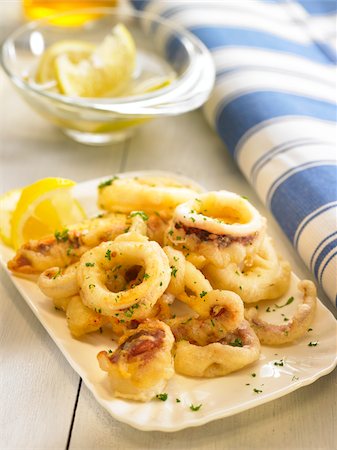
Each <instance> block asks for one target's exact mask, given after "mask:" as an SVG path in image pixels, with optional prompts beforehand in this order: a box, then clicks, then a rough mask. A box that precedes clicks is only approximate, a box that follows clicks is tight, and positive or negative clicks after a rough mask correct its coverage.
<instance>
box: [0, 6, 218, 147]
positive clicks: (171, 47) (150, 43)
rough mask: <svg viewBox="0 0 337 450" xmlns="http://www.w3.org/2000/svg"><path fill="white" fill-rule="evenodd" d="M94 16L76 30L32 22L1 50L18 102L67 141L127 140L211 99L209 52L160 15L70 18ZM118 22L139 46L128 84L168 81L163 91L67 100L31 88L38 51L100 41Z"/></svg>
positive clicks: (108, 13)
mask: <svg viewBox="0 0 337 450" xmlns="http://www.w3.org/2000/svg"><path fill="white" fill-rule="evenodd" d="M79 12H80V13H83V14H84V13H90V14H95V17H96V18H95V19H93V20H90V21H88V22H86V23H84V24H83V25H82V26H78V27H68V28H62V27H59V26H56V25H53V20H54V19H53V18H48V19H43V20H38V21H34V22H29V23H27V24H26V25H24V26H22V27H21V28H19V29H18V30H16V31H15V32H13V33H12V34H11V35H10V36H9V37H8V38H7V39H6V40H5V42H4V43H3V44H2V48H1V64H2V67H3V69H4V70H5V72H6V74H7V75H8V77H9V78H10V80H11V81H12V83H13V84H14V86H15V87H16V89H17V90H18V91H19V93H20V94H21V95H22V96H23V98H24V99H25V100H26V101H27V102H28V103H29V104H30V105H31V106H32V108H33V109H35V110H36V111H37V112H38V113H40V114H41V115H42V116H43V117H44V118H46V119H48V120H49V121H51V122H52V123H54V124H56V125H57V126H58V127H60V128H61V129H62V130H63V131H64V132H65V133H66V134H67V135H68V136H70V137H72V138H73V139H74V140H76V141H78V142H82V143H85V144H93V145H99V144H107V143H109V142H116V141H120V140H123V139H125V138H126V137H128V136H129V135H130V134H131V133H132V131H133V129H134V128H135V127H136V126H139V125H140V124H142V123H144V122H146V121H148V120H151V119H154V118H156V117H165V116H173V115H178V114H182V113H185V112H187V111H191V110H193V109H196V108H198V107H199V106H200V105H202V104H203V103H204V102H205V101H206V100H207V98H208V96H209V94H210V91H211V89H212V87H213V84H214V78H215V70H214V65H213V61H212V58H211V55H210V53H209V51H208V50H207V48H206V47H205V46H204V45H203V44H202V43H201V42H200V41H199V40H198V39H197V38H196V37H195V36H193V35H192V34H191V33H189V32H188V31H187V30H185V29H183V28H182V27H180V26H178V25H176V24H175V23H172V22H170V21H167V20H163V19H161V18H159V17H158V16H155V15H152V14H148V13H142V12H136V11H134V12H132V11H131V12H130V11H127V12H126V11H125V10H123V9H118V8H100V9H97V8H96V9H93V10H82V11H74V12H70V13H67V14H66V15H68V16H71V15H73V14H79ZM118 23H123V24H125V26H126V27H127V28H128V30H129V31H130V32H131V34H132V36H133V38H134V40H135V42H136V48H137V62H136V69H135V71H134V74H133V81H134V82H135V83H136V84H137V83H139V84H140V85H141V83H145V85H146V83H147V82H149V83H151V80H152V79H156V77H157V78H158V79H160V78H162V79H166V78H171V79H172V80H173V81H172V82H171V83H170V84H168V85H167V86H166V87H163V88H160V89H157V90H154V91H152V92H148V93H146V94H133V95H128V96H119V97H100V98H84V97H68V96H65V95H62V94H60V93H58V92H57V91H53V90H52V89H48V88H46V86H44V85H40V84H37V83H35V81H34V75H35V71H36V68H37V65H38V62H39V60H40V57H41V55H42V53H43V52H44V51H45V50H46V49H47V48H48V47H49V46H50V45H52V44H53V43H55V42H57V41H60V40H83V41H88V42H91V43H94V44H99V43H101V42H102V40H103V39H104V37H105V36H106V35H107V34H109V32H110V31H111V29H112V27H113V26H114V25H116V24H118Z"/></svg>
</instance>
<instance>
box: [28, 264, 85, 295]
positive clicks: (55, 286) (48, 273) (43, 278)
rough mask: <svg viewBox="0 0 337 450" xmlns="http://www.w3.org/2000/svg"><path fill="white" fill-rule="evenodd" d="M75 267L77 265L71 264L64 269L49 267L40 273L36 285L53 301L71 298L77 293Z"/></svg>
mask: <svg viewBox="0 0 337 450" xmlns="http://www.w3.org/2000/svg"><path fill="white" fill-rule="evenodd" d="M77 267H78V263H76V264H71V265H70V266H68V267H66V268H65V269H61V268H60V267H51V268H50V269H47V270H45V271H44V272H42V273H41V275H40V276H39V279H38V282H37V284H38V286H39V288H40V289H41V291H42V292H43V293H44V295H46V296H47V297H50V298H53V299H60V298H65V297H72V296H73V295H76V294H77V293H78V291H79V288H78V284H77Z"/></svg>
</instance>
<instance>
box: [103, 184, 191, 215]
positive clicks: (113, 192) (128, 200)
mask: <svg viewBox="0 0 337 450" xmlns="http://www.w3.org/2000/svg"><path fill="white" fill-rule="evenodd" d="M102 184H103V183H102ZM196 195H198V192H197V191H195V190H194V189H192V188H191V187H189V186H186V185H184V184H182V183H180V182H178V181H177V180H172V179H171V178H168V177H139V178H138V177H137V178H115V179H113V180H112V181H111V183H110V184H105V185H101V187H100V188H99V190H98V204H99V207H100V208H102V209H105V210H107V211H119V212H124V213H130V212H131V211H145V212H147V213H151V212H154V211H162V210H168V211H173V209H174V208H175V207H176V206H177V205H179V204H180V203H183V202H186V200H189V199H191V198H194V197H195V196H196Z"/></svg>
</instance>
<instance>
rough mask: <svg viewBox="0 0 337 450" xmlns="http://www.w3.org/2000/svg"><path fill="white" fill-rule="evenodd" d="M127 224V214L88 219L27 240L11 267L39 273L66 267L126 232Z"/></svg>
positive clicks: (10, 264)
mask: <svg viewBox="0 0 337 450" xmlns="http://www.w3.org/2000/svg"><path fill="white" fill-rule="evenodd" d="M127 226H128V219H127V216H126V215H125V214H107V215H105V216H103V217H96V218H93V219H88V220H85V221H83V222H81V223H79V224H76V225H72V226H70V227H69V230H63V231H62V232H60V233H59V234H57V233H55V235H50V236H46V237H44V238H42V239H39V240H31V241H28V242H26V243H25V244H24V245H23V246H22V247H21V248H20V249H19V250H18V251H17V253H16V255H15V256H14V258H13V259H11V260H10V261H9V262H8V268H9V270H11V271H12V272H17V273H20V274H35V273H41V272H43V271H44V270H46V269H49V268H50V267H66V266H68V265H69V264H72V263H74V262H77V261H79V259H80V257H81V256H82V255H83V253H85V252H86V251H88V250H89V249H91V248H93V247H96V245H98V244H100V243H101V242H105V241H112V240H113V239H115V237H116V236H118V235H119V234H121V233H124V231H125V228H126V227H127Z"/></svg>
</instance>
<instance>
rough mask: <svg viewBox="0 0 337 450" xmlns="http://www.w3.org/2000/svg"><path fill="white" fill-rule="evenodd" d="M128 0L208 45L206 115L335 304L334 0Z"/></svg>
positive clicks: (336, 199)
mask: <svg viewBox="0 0 337 450" xmlns="http://www.w3.org/2000/svg"><path fill="white" fill-rule="evenodd" d="M133 3H134V6H136V7H137V8H138V9H144V10H146V11H148V12H152V13H157V14H160V15H161V16H163V17H165V18H167V19H171V20H174V21H176V22H179V23H180V24H182V25H184V26H185V27H186V28H188V29H189V30H190V31H192V32H193V33H194V34H195V35H196V36H198V37H199V38H200V39H201V40H202V41H203V42H204V43H205V44H206V46H207V47H208V48H209V50H210V51H211V53H212V55H213V58H214V62H215V66H216V71H217V78H216V84H215V87H214V90H213V92H212V95H211V97H210V99H209V101H208V102H207V103H206V105H205V106H204V111H205V115H206V117H207V119H208V120H209V122H210V123H211V125H212V126H213V127H214V128H215V129H216V130H217V132H218V133H219V135H220V136H221V138H222V139H223V141H224V143H225V144H226V146H227V148H228V150H229V151H230V152H231V154H232V155H233V157H234V158H235V160H236V161H237V163H238V165H239V167H240V169H241V170H242V172H243V173H244V175H245V176H246V178H247V179H248V180H249V181H250V183H251V184H252V185H253V186H254V188H255V189H256V191H257V192H258V194H259V195H260V197H261V199H262V200H263V201H264V203H265V204H266V205H267V206H268V207H269V208H270V209H271V211H272V212H273V214H274V216H275V218H276V219H277V221H278V222H279V224H280V225H281V227H282V228H283V230H284V232H285V233H286V235H287V236H288V237H289V239H290V240H291V242H292V243H293V245H294V247H295V249H296V250H297V251H298V253H299V254H300V255H301V257H302V259H303V260H304V262H305V263H306V265H307V266H308V267H309V268H310V269H311V270H312V272H313V273H314V276H315V277H316V279H317V280H318V282H319V283H320V284H321V285H322V287H323V289H324V290H325V292H326V294H327V295H328V297H329V298H330V299H331V301H332V302H333V304H334V305H336V304H337V161H336V18H337V17H336V10H337V3H336V1H335V0H325V1H324V0H321V1H316V0H297V1H296V0H268V1H267V0H265V1H263V0H222V1H221V0H220V1H219V0H218V1H211V0H199V1H193V0H189V1H188V0H179V1H171V0H166V1H163V0H161V1H159V0H157V1H156V0H152V1H151V0H141V1H134V2H133ZM158 38H161V37H160V36H158ZM162 38H164V37H162ZM166 38H167V36H166ZM167 45H168V46H169V45H170V42H169V39H168V42H167Z"/></svg>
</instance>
